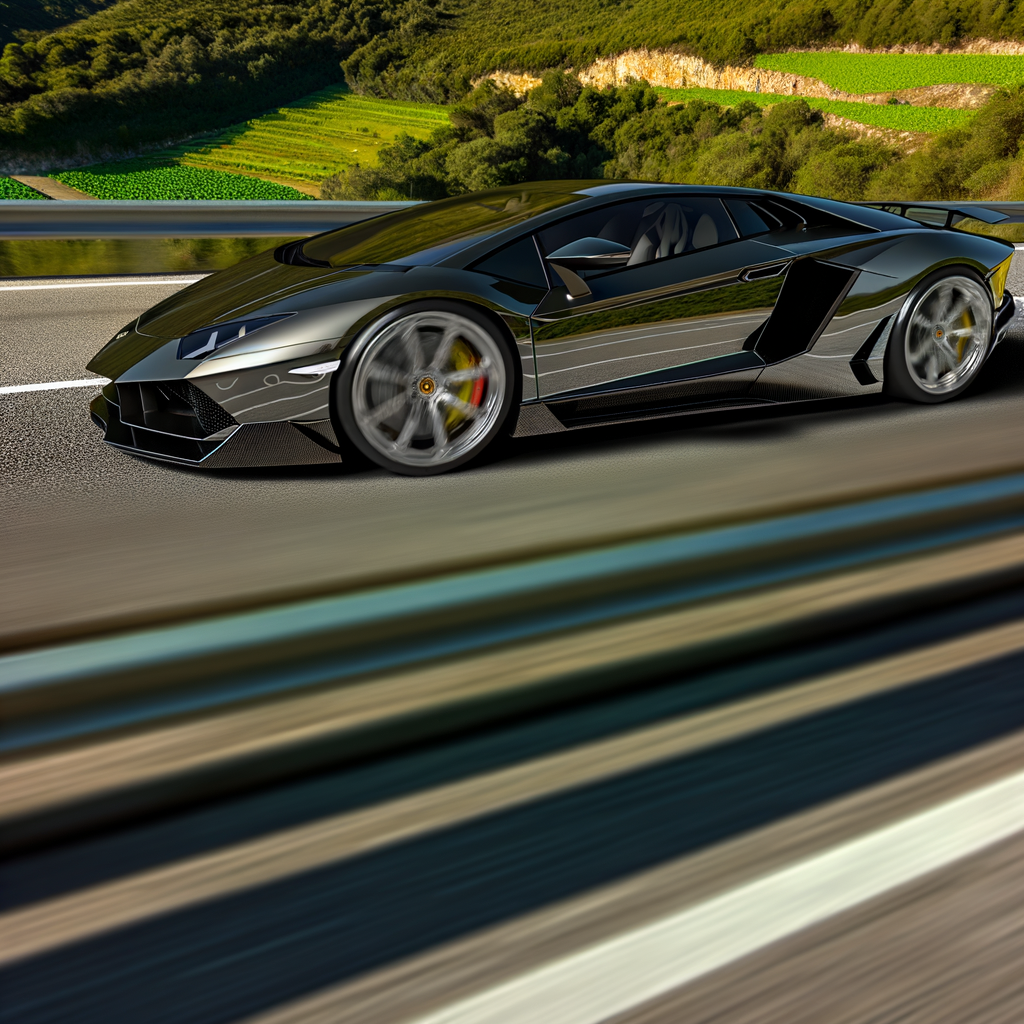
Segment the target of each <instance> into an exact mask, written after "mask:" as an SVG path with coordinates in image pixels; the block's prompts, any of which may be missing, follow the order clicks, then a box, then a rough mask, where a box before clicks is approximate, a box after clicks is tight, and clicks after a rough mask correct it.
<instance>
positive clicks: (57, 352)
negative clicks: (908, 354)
mask: <svg viewBox="0 0 1024 1024" xmlns="http://www.w3.org/2000/svg"><path fill="white" fill-rule="evenodd" d="M66 283H67V284H72V285H75V286H73V287H60V288H53V287H49V288H33V287H26V283H25V282H22V283H18V282H13V283H12V282H7V284H6V285H3V286H0V386H9V385H21V384H34V383H42V382H49V381H66V380H76V379H80V378H83V377H86V376H88V374H87V373H86V371H85V369H84V367H85V364H86V362H87V361H88V359H89V358H90V356H91V355H92V354H93V353H94V352H95V351H96V350H97V349H98V348H99V347H100V345H102V344H103V343H104V342H105V341H106V340H107V339H108V338H109V337H110V336H111V335H112V334H113V333H114V332H116V331H117V330H118V329H119V328H120V327H121V326H123V325H124V324H125V323H127V322H129V321H130V320H131V319H132V318H133V317H134V316H136V315H137V314H138V313H139V312H140V311H142V310H143V309H145V308H147V307H148V306H150V305H152V304H153V303H154V302H156V301H158V300H159V299H160V298H162V297H163V296H166V295H167V294H169V293H170V292H171V291H173V290H174V289H175V288H177V287H180V282H172V283H164V284H153V283H150V282H146V283H142V284H140V283H138V282H135V283H129V282H127V281H121V282H115V283H110V282H105V286H103V287H82V286H79V285H76V284H75V282H66ZM1021 283H1022V284H1024V282H1021ZM4 289H6V290H4ZM1022 290H1024V289H1022ZM1021 333H1022V336H1024V331H1022V332H1021ZM93 394H94V392H93V391H92V389H91V388H87V387H86V388H75V389H66V390H55V391H34V392H28V393H16V394H0V460H2V461H0V464H2V465H3V475H2V490H0V503H2V510H0V548H2V550H3V552H4V557H3V560H2V563H0V649H3V648H5V647H7V648H11V647H16V646H24V645H25V644H28V643H34V642H40V641H46V640H54V639H60V638H62V637H69V636H74V635H83V634H89V633H93V632H96V631H99V630H105V629H111V628H118V627H123V626H125V625H129V624H131V623H135V622H139V623H142V622H154V621H162V620H167V619H171V618H174V617H181V616H188V615H194V614H204V613H209V612H215V611H218V610H223V611H227V610H232V609H234V608H238V607H244V606H247V605H252V604H259V603H262V602H265V601H269V600H276V599H282V598H287V597H291V596H298V595H307V594H316V593H323V592H331V591H337V590H339V589H344V588H347V587H352V586H357V585H364V584H366V583H368V582H373V581H385V580H396V579H404V578H411V577H415V576H417V575H423V574H430V573H436V572H438V571H444V570H458V569H466V568H470V567H472V566H476V565H480V564H486V563H489V562H494V561H501V560H505V559H511V558H516V557H520V556H522V555H524V554H531V553H543V552H550V551H557V550H564V549H566V548H567V547H571V546H586V545H589V544H592V543H599V542H602V541H605V540H609V539H616V538H627V537H634V536H640V535H645V534H651V533H657V532H662V531H666V530H671V529H675V528H681V527H686V526H691V525H698V524H702V523H721V522H723V521H726V520H730V519H742V518H746V517H752V516H759V515H764V514H767V513H771V512H776V511H783V510H788V509H793V508H799V507H806V506H808V505H813V504H817V503H821V502H831V501H840V500H847V499H850V498H855V497H857V496H870V495H874V494H879V493H887V492H892V491H896V490H903V489H905V488H911V487H915V486H918V485H927V484H934V483H937V482H941V481H945V480H956V479H963V478H965V477H970V476H974V475H979V474H986V473H992V472H999V471H1005V470H1011V469H1017V468H1021V467H1024V449H1022V446H1021V443H1020V439H1021V437H1022V436H1024V402H1022V401H1021V398H1022V396H1024V343H1022V342H1021V341H1017V342H1009V343H1007V344H1005V345H1004V346H1002V347H1001V349H1000V350H999V351H998V352H997V353H996V354H995V355H994V357H993V358H992V360H991V361H990V363H989V364H988V366H987V367H986V369H985V371H984V374H983V377H982V378H981V379H980V380H979V381H978V383H977V385H976V387H975V388H974V389H973V390H972V392H971V393H970V394H969V395H968V396H965V397H964V398H963V399H961V400H959V401H957V402H954V403H950V404H947V405H940V406H933V407H917V406H915V407H911V406H907V405H903V404H898V403H893V402H888V401H886V400H884V399H880V398H875V397H867V398H864V399H856V400H850V401H845V402H829V403H808V404H805V405H802V406H799V407H795V406H794V407H788V408H786V409H770V410H764V411H761V410H758V411H755V412H744V413H729V414H721V413H719V414H706V415H700V416H691V417H686V418H680V419H675V420H671V421H659V422H657V423H654V424H644V425H634V426H629V427H617V428H601V429H597V430H592V431H586V432H573V433H569V434H564V435H558V436H555V437H542V438H536V439H524V440H522V441H519V442H518V443H516V444H515V446H514V447H513V448H512V449H511V451H510V452H509V453H508V454H507V456H505V457H504V458H502V459H501V460H500V461H497V462H492V463H491V464H489V465H485V466H482V467H480V468H477V469H473V470H470V471H467V472H463V473H458V474H453V475H450V476H445V477H440V478H433V479H425V480H414V479H404V478H399V477H394V476H390V475H388V474H386V473H384V472H383V471H376V470H362V471H358V472H353V471H351V470H347V469H346V468H344V467H318V468H309V469H307V468H296V469H285V470H266V471H233V472H226V471H225V472H220V473H211V472H198V471H193V470H188V469H181V468H176V467H171V466H166V465H161V464H159V463H153V462H148V461H144V460H141V459H135V458H132V457H129V456H126V455H124V454H122V453H119V452H116V451H113V450H110V449H108V448H106V447H105V446H104V445H103V444H102V442H101V440H100V432H99V431H98V430H97V429H96V428H95V426H94V425H93V424H92V423H91V422H90V420H89V417H88V402H89V400H90V398H91V397H92V395H93Z"/></svg>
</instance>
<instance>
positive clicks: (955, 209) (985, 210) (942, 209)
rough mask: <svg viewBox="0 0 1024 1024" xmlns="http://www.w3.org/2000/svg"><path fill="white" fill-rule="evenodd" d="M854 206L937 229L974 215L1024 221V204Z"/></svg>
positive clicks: (982, 218) (992, 219)
mask: <svg viewBox="0 0 1024 1024" xmlns="http://www.w3.org/2000/svg"><path fill="white" fill-rule="evenodd" d="M852 205H854V206H870V207H871V208H872V209H875V210H885V212H886V213H896V214H899V216H901V217H906V218H907V219H908V220H914V221H917V222H918V223H919V224H928V225H930V226H931V227H936V228H951V227H952V226H953V225H954V224H956V223H957V222H958V221H961V220H964V219H967V218H970V219H971V220H980V221H982V223H984V224H1002V223H1004V222H1006V221H1010V222H1011V223H1018V224H1019V223H1022V222H1024V203H998V202H997V203H978V202H962V203H931V202H924V203H904V202H887V203H853V204H852Z"/></svg>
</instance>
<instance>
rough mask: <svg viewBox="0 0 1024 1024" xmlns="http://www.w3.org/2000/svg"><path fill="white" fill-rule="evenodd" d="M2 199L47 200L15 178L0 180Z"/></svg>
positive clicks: (0, 196) (0, 195) (0, 197)
mask: <svg viewBox="0 0 1024 1024" xmlns="http://www.w3.org/2000/svg"><path fill="white" fill-rule="evenodd" d="M0 199H46V196H44V195H42V194H40V193H39V192H37V191H36V190H35V189H34V188H29V187H28V185H22V183H21V182H20V181H15V180H14V179H13V178H0Z"/></svg>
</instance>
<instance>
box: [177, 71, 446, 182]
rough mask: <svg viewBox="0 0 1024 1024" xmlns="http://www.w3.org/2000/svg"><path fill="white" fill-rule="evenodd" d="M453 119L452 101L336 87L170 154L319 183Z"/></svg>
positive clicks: (205, 163)
mask: <svg viewBox="0 0 1024 1024" xmlns="http://www.w3.org/2000/svg"><path fill="white" fill-rule="evenodd" d="M447 123H448V113H447V111H446V110H445V108H444V107H439V106H434V105H433V104H429V103H412V102H407V101H401V100H378V99H372V98H370V97H367V96H356V95H355V94H353V93H351V92H350V91H349V90H348V89H347V88H346V87H345V86H343V85H341V86H332V87H331V88H329V89H323V90H321V91H320V92H317V93H313V95H312V96H306V97H304V98H303V99H301V100H298V101H296V102H295V103H290V104H288V106H285V107H281V108H280V109H278V110H275V111H273V112H272V113H270V114H265V115H263V116H262V117H259V118H254V119H253V120H251V121H247V122H246V123H245V124H241V125H233V126H232V127H230V128H227V129H225V130H224V131H222V132H220V133H219V134H217V135H216V136H215V137H213V138H212V139H206V140H204V141H203V142H202V143H201V144H200V145H196V144H194V143H193V144H192V145H189V146H181V147H178V148H176V149H173V150H168V151H165V153H164V154H162V155H163V156H165V157H168V158H171V159H173V160H174V162H176V163H181V164H188V165H189V166H192V167H203V168H208V169H210V170H215V171H236V172H237V171H242V172H248V173H250V174H258V175H260V176H263V177H269V178H278V179H284V180H286V181H290V182H295V183H296V184H299V183H305V184H307V185H318V184H319V183H320V182H321V181H322V180H323V179H324V178H326V177H327V176H328V175H331V174H334V173H336V172H337V171H340V170H342V169H343V168H345V167H349V166H351V165H352V164H356V163H361V164H364V165H365V164H374V163H376V161H377V150H378V149H379V148H380V146H381V145H384V144H386V143H389V142H393V141H394V140H395V138H397V136H399V135H400V134H402V133H403V132H405V133H406V134H408V135H412V136H413V137H414V138H417V139H425V138H427V136H429V135H430V133H431V132H432V131H433V130H434V129H435V128H438V127H440V126H441V125H444V124H447Z"/></svg>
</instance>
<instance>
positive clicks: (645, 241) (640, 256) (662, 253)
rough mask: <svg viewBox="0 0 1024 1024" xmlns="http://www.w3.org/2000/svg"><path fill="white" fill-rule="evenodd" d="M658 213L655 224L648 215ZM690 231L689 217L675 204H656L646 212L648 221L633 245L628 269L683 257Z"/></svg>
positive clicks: (641, 225)
mask: <svg viewBox="0 0 1024 1024" xmlns="http://www.w3.org/2000/svg"><path fill="white" fill-rule="evenodd" d="M655 211H657V215H656V216H655V219H654V221H653V222H651V221H649V220H648V213H649V212H651V213H653V212H655ZM708 219H710V218H708ZM713 226H714V225H712V227H713ZM689 230H690V226H689V224H688V223H687V220H686V216H685V215H684V214H683V211H682V210H681V209H680V208H679V207H678V206H677V205H676V204H675V203H666V204H664V205H662V204H661V203H657V204H652V205H651V206H649V207H648V208H647V209H646V210H644V218H643V220H641V222H640V225H639V227H638V228H637V237H636V238H635V239H634V241H633V245H632V252H630V254H629V259H628V261H627V262H626V266H627V267H632V266H636V265H637V264H638V263H649V262H650V261H651V260H660V259H664V258H665V257H666V256H673V255H676V254H678V253H681V252H682V251H683V250H684V249H685V248H686V241H687V238H688V236H689Z"/></svg>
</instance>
